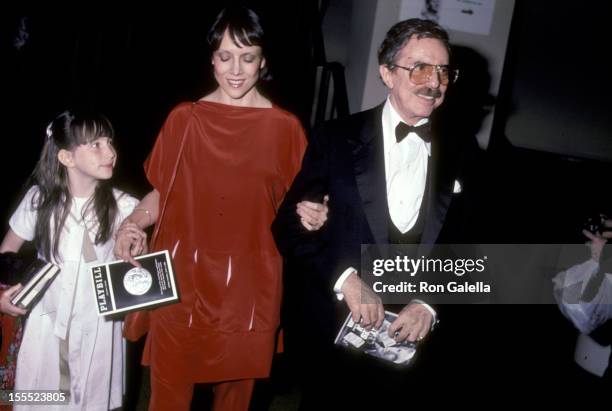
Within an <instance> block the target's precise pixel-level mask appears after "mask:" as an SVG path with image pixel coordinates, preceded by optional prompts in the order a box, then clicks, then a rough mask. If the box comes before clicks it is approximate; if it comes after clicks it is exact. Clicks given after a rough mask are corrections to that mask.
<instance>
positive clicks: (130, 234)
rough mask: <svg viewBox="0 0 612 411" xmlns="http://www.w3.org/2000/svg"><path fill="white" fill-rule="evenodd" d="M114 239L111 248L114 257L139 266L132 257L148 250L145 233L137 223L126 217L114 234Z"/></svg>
mask: <svg viewBox="0 0 612 411" xmlns="http://www.w3.org/2000/svg"><path fill="white" fill-rule="evenodd" d="M115 240H116V241H115V248H114V249H113V252H114V253H115V257H117V258H120V259H122V260H124V261H129V262H130V263H131V264H133V265H135V266H137V267H140V263H139V262H138V261H136V260H135V259H134V257H136V256H139V255H141V254H144V253H146V252H147V251H148V248H147V233H145V232H144V231H143V230H142V229H141V228H140V227H138V225H137V224H135V223H133V222H131V221H129V220H128V219H126V220H124V221H123V223H121V226H120V227H119V230H118V231H117V233H116V234H115Z"/></svg>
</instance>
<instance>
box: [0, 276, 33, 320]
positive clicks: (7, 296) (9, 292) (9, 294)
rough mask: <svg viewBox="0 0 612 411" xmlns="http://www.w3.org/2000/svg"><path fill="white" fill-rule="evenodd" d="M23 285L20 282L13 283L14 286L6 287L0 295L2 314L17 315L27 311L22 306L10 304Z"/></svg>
mask: <svg viewBox="0 0 612 411" xmlns="http://www.w3.org/2000/svg"><path fill="white" fill-rule="evenodd" d="M22 288H23V286H22V285H21V284H15V285H14V286H12V287H10V288H7V289H6V290H5V291H4V292H3V293H2V295H1V296H0V311H2V312H3V313H4V314H8V315H10V316H13V317H17V316H18V315H25V314H26V313H27V311H26V310H24V309H23V308H19V307H17V306H16V305H13V304H11V299H12V298H13V297H14V296H15V294H17V293H18V292H19V290H21V289H22Z"/></svg>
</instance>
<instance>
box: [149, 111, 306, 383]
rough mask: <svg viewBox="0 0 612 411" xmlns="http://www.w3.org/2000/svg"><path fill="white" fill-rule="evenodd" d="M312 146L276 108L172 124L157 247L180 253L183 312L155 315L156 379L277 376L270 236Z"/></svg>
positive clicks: (162, 149)
mask: <svg viewBox="0 0 612 411" xmlns="http://www.w3.org/2000/svg"><path fill="white" fill-rule="evenodd" d="M186 127H187V128H186ZM185 130H187V131H185ZM183 138H184V148H183V150H182V152H181V153H180V158H179V161H178V165H177V166H176V174H175V178H173V176H172V174H173V171H174V170H175V165H176V164H177V158H178V157H179V151H180V150H179V147H180V145H181V140H182V139H183ZM305 147H306V139H305V138H304V132H303V129H302V127H301V125H300V122H299V121H298V120H297V118H296V117H295V116H293V115H292V114H290V113H288V112H286V111H284V110H282V109H280V108H278V107H276V106H274V107H272V108H252V107H235V106H229V105H225V104H220V103H212V102H205V101H198V102H196V103H182V104H180V105H178V106H177V107H176V108H175V109H174V110H173V111H172V112H171V113H170V115H169V116H168V118H167V120H166V122H165V124H164V126H163V128H162V130H161V132H160V134H159V136H158V138H157V141H156V143H155V146H154V148H153V151H152V152H151V154H150V155H149V158H148V159H147V162H146V163H145V171H146V174H147V178H148V179H149V181H150V182H151V184H152V185H153V186H154V187H155V189H157V191H159V193H160V203H161V204H160V209H161V208H162V206H163V204H164V201H165V198H166V195H167V194H168V193H169V194H168V197H167V200H166V201H165V207H163V210H162V211H161V212H163V217H162V218H161V219H160V221H161V224H160V226H159V227H156V228H158V233H157V237H156V238H155V243H154V244H153V247H152V248H153V249H154V250H161V249H168V250H170V252H171V253H172V254H173V256H174V259H173V261H174V268H175V271H176V276H177V282H178V286H179V292H180V300H181V301H180V303H178V304H173V305H169V306H166V307H162V308H159V309H156V310H154V311H153V312H152V313H151V323H150V329H149V334H148V336H147V342H146V346H145V352H144V361H143V362H144V364H149V365H150V366H151V367H152V372H155V373H158V375H160V376H163V377H164V378H166V379H168V380H172V381H179V382H215V381H227V380H235V379H245V378H263V377H267V376H268V375H269V372H270V365H271V362H272V355H273V352H274V346H275V341H276V335H277V331H278V327H279V311H280V302H281V291H282V282H281V281H282V279H281V270H282V260H281V257H280V255H279V253H278V251H277V250H276V246H275V243H274V240H273V237H272V233H271V231H270V225H271V224H272V220H273V219H274V217H275V215H276V211H277V209H278V207H279V205H280V203H281V201H282V200H283V197H284V195H285V193H286V192H287V190H288V189H289V186H290V185H291V182H292V181H293V178H294V177H295V175H296V174H297V172H298V171H299V169H300V165H301V160H302V155H303V153H304V150H305Z"/></svg>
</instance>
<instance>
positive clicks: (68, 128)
mask: <svg viewBox="0 0 612 411" xmlns="http://www.w3.org/2000/svg"><path fill="white" fill-rule="evenodd" d="M114 134H115V133H114V130H113V126H112V125H111V123H110V121H109V120H108V119H107V118H106V117H105V116H103V115H102V114H99V113H88V112H76V111H74V110H72V111H71V110H67V111H64V112H63V113H61V114H60V115H59V116H57V117H56V118H55V120H53V121H52V122H51V123H49V125H48V126H47V131H46V137H45V145H44V146H43V150H42V153H41V156H40V159H39V160H38V163H37V164H36V168H35V169H34V172H33V173H32V176H31V178H30V184H29V185H36V186H38V194H37V195H35V196H33V197H32V209H33V210H36V212H37V218H36V227H35V244H36V248H37V249H38V251H39V252H40V253H41V254H42V255H43V256H44V257H45V259H47V260H48V261H50V260H51V257H53V258H54V259H55V260H56V261H57V260H59V253H58V247H59V240H60V234H61V233H62V230H63V228H64V224H65V222H66V218H67V217H68V214H69V213H70V209H71V207H72V195H71V194H70V185H69V181H68V173H67V171H66V168H65V167H64V165H63V164H62V163H60V161H59V159H58V157H57V155H58V154H59V152H60V150H73V149H75V148H76V147H78V146H79V145H81V144H88V143H90V142H92V141H94V140H96V139H98V138H100V137H109V138H111V139H112V138H114ZM92 209H93V211H94V212H95V216H96V217H97V223H98V224H99V226H98V230H97V233H96V237H95V243H96V244H102V243H105V242H106V241H108V240H109V238H110V236H111V233H112V231H113V223H114V221H115V216H116V215H117V201H116V200H115V196H114V195H113V189H112V187H111V185H110V182H109V181H108V180H100V181H98V184H97V185H96V190H95V192H94V195H93V196H92V197H91V198H90V199H89V200H88V201H87V203H86V204H85V206H84V207H83V211H82V215H81V216H76V217H77V218H79V217H80V218H84V216H86V215H87V214H88V213H89V212H90V211H91V210H92ZM51 221H53V222H54V224H53V226H52V225H51ZM52 228H53V232H51V229H52ZM90 228H91V227H90Z"/></svg>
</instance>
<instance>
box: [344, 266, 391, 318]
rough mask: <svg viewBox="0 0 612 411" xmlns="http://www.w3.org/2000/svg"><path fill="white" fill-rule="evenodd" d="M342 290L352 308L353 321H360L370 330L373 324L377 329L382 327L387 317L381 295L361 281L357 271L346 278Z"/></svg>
mask: <svg viewBox="0 0 612 411" xmlns="http://www.w3.org/2000/svg"><path fill="white" fill-rule="evenodd" d="M341 291H342V294H344V300H345V301H346V304H347V305H348V307H349V310H351V314H352V316H353V321H355V322H356V323H360V324H361V325H362V326H363V327H364V328H366V329H368V330H369V329H371V328H372V326H374V328H376V329H378V328H380V326H381V325H382V323H383V321H384V319H385V309H384V307H383V305H382V302H381V300H380V297H379V296H378V295H376V293H374V291H372V290H371V289H370V287H368V286H367V285H366V284H365V283H364V282H363V281H361V279H360V278H359V276H358V275H357V273H356V272H353V273H352V274H351V275H349V276H348V277H347V278H346V280H345V281H344V284H342V288H341Z"/></svg>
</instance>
